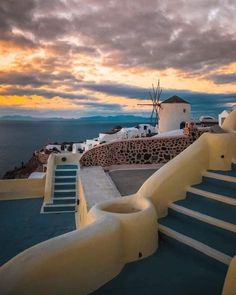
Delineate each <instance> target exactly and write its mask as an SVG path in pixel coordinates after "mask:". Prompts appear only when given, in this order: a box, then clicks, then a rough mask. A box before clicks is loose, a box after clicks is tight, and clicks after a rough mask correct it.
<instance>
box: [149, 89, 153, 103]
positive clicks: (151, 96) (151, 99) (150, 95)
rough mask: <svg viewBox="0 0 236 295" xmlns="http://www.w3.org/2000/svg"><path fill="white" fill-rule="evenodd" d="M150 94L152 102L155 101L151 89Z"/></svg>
mask: <svg viewBox="0 0 236 295" xmlns="http://www.w3.org/2000/svg"><path fill="white" fill-rule="evenodd" d="M149 95H150V98H151V100H152V103H154V98H153V97H152V93H151V91H149Z"/></svg>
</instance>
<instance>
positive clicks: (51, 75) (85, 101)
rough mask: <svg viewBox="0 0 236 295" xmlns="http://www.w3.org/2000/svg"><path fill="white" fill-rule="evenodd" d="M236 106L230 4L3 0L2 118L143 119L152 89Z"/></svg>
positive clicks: (235, 38)
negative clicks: (126, 116) (140, 116)
mask: <svg viewBox="0 0 236 295" xmlns="http://www.w3.org/2000/svg"><path fill="white" fill-rule="evenodd" d="M158 78H160V80H161V85H162V87H163V88H164V89H163V96H162V99H165V98H167V97H169V96H170V95H173V94H176V95H179V96H181V97H183V98H185V99H187V100H189V101H190V102H191V103H192V104H193V108H196V109H203V110H204V108H205V106H208V108H210V112H211V111H212V109H214V108H215V107H216V109H217V110H221V109H222V110H223V109H224V108H227V107H230V106H232V105H233V104H234V103H236V2H235V0H192V1H187V0H178V1H177V0H167V1H159V0H132V1H131V0H126V1H125V0H83V1H81V0H48V1H47V0H1V1H0V116H4V115H30V116H37V117H65V118H69V117H74V118H77V117H81V116H90V115H97V114H100V115H115V114H125V113H127V114H129V113H132V114H147V113H148V112H150V110H149V109H148V108H145V109H144V108H143V107H140V106H138V105H137V104H138V103H140V102H146V100H145V99H147V97H148V89H149V87H150V86H151V85H152V83H156V82H157V81H158Z"/></svg>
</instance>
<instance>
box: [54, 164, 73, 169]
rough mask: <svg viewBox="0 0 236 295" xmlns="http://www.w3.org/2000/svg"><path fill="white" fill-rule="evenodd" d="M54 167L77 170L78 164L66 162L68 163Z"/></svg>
mask: <svg viewBox="0 0 236 295" xmlns="http://www.w3.org/2000/svg"><path fill="white" fill-rule="evenodd" d="M56 169H59V170H67V169H75V170H77V169H78V165H70V164H68V165H57V166H56Z"/></svg>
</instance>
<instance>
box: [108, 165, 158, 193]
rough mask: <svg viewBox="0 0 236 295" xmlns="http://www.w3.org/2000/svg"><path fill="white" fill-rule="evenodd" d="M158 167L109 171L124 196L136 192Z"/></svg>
mask: <svg viewBox="0 0 236 295" xmlns="http://www.w3.org/2000/svg"><path fill="white" fill-rule="evenodd" d="M158 169H159V167H158V168H153V169H120V170H113V171H110V172H109V175H110V177H111V179H112V181H113V182H114V184H115V186H116V187H117V189H118V191H119V192H120V194H121V195H122V196H126V195H131V194H134V193H136V192H137V191H138V190H139V188H140V187H141V186H142V185H143V183H144V182H145V180H147V179H148V178H149V177H150V176H151V175H152V174H153V173H155V172H156V171H157V170H158Z"/></svg>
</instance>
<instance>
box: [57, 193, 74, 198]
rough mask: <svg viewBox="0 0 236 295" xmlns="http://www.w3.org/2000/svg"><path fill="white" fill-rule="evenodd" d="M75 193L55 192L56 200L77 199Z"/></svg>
mask: <svg viewBox="0 0 236 295" xmlns="http://www.w3.org/2000/svg"><path fill="white" fill-rule="evenodd" d="M75 195H76V193H75V192H54V198H66V197H75Z"/></svg>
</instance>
